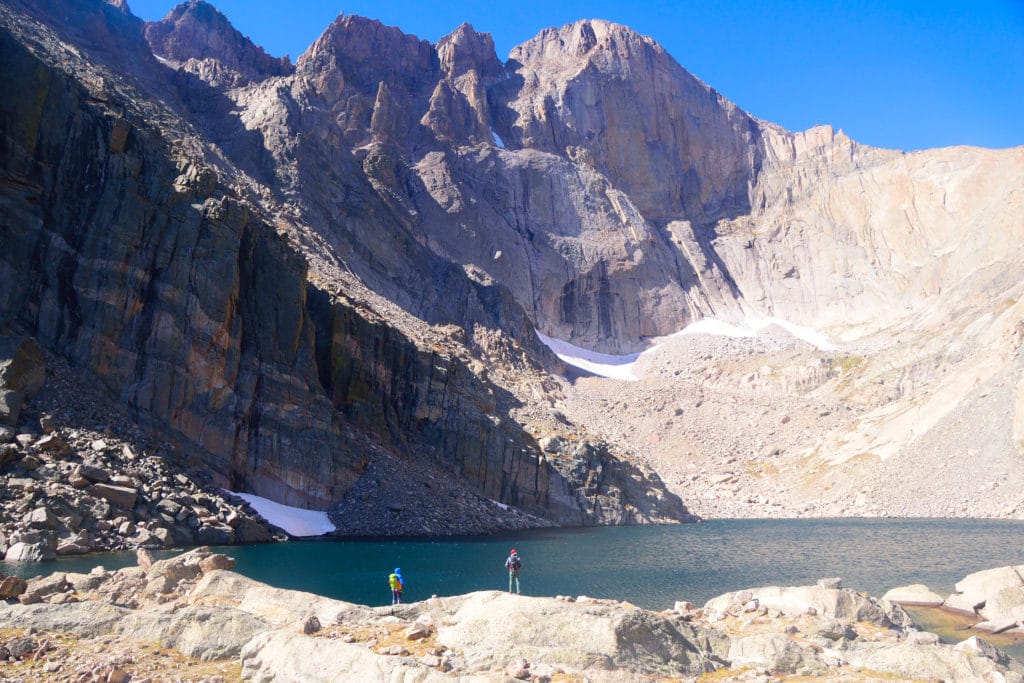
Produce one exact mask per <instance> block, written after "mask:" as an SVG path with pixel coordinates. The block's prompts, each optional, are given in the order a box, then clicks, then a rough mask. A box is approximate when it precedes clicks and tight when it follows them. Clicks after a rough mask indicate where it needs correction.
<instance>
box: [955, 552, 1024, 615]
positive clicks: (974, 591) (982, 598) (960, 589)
mask: <svg viewBox="0 0 1024 683" xmlns="http://www.w3.org/2000/svg"><path fill="white" fill-rule="evenodd" d="M1022 571H1024V566H1022V565H1017V566H1008V567H996V568H994V569H986V570H984V571H980V572H975V573H973V574H968V575H967V576H965V577H964V578H963V579H961V580H960V581H958V582H957V583H956V586H955V587H954V592H953V593H952V594H951V595H950V596H949V597H947V598H946V599H945V601H944V602H943V603H942V606H943V607H945V608H946V609H950V610H954V611H957V612H961V613H964V614H969V615H974V616H981V617H983V618H984V619H987V620H1001V619H1008V618H1018V614H1019V618H1024V579H1021V574H1020V573H1021V572H1022ZM990 603H991V604H990Z"/></svg>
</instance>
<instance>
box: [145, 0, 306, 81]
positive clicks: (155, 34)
mask: <svg viewBox="0 0 1024 683" xmlns="http://www.w3.org/2000/svg"><path fill="white" fill-rule="evenodd" d="M146 40H147V41H148V42H149V45H150V48H151V49H152V50H153V53H154V54H155V55H157V56H158V57H161V58H163V59H166V60H169V61H172V62H178V63H186V62H188V61H189V60H196V61H199V62H204V61H205V62H215V63H216V64H217V65H219V66H220V67H224V68H226V69H229V70H230V71H231V72H233V73H234V74H235V75H236V76H235V78H233V79H232V81H233V82H232V83H231V84H233V85H238V84H241V83H244V82H247V81H260V80H263V79H265V78H268V77H270V76H282V75H285V74H288V73H290V72H291V71H292V66H291V62H290V60H289V59H288V58H287V57H283V58H277V57H271V56H270V55H268V54H267V53H266V52H265V51H264V50H263V48H262V47H260V46H258V45H256V44H255V43H253V42H252V41H251V40H250V39H249V38H248V37H247V36H244V35H242V33H241V32H239V31H238V30H237V29H236V28H235V27H234V26H232V25H231V22H230V21H229V20H228V18H227V17H226V16H224V15H223V14H222V13H221V12H220V11H219V10H218V9H217V8H216V7H214V6H213V5H211V4H209V3H208V2H205V0H189V2H183V3H181V4H179V5H177V6H176V7H174V9H172V10H171V11H170V12H168V13H167V16H166V17H164V18H163V19H161V20H160V21H156V22H148V23H147V24H146Z"/></svg>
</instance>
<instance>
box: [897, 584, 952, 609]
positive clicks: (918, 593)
mask: <svg viewBox="0 0 1024 683" xmlns="http://www.w3.org/2000/svg"><path fill="white" fill-rule="evenodd" d="M882 599H883V600H888V601H889V602H895V603H899V604H901V605H925V606H929V607H938V606H939V605H941V604H942V603H943V600H944V599H945V598H943V597H942V596H941V595H939V594H938V593H935V592H933V591H932V590H931V589H929V588H928V586H925V585H924V584H921V583H915V584H913V585H910V586H900V587H898V588H890V589H889V590H888V591H886V593H885V595H883V596H882Z"/></svg>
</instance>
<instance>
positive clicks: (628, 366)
mask: <svg viewBox="0 0 1024 683" xmlns="http://www.w3.org/2000/svg"><path fill="white" fill-rule="evenodd" d="M773 325H774V326H775V327H778V328H781V329H783V330H785V331H786V332H787V333H789V334H791V335H792V336H794V337H796V338H797V339H801V340H803V341H805V342H807V343H808V344H810V345H811V346H813V347H815V348H816V349H819V350H821V351H835V350H837V349H838V348H839V347H837V346H836V345H835V344H833V343H832V342H831V341H829V339H828V337H826V336H825V335H823V334H822V333H820V332H818V331H817V330H815V329H813V328H810V327H804V326H803V325H796V324H794V323H791V322H789V321H787V320H783V319H781V318H758V317H750V318H747V319H746V320H745V321H744V322H743V323H742V324H741V325H732V324H730V323H726V322H722V321H721V320H714V319H713V318H704V319H703V320H698V321H697V322H695V323H692V324H690V325H687V326H686V327H685V328H684V329H682V330H680V331H679V332H676V333H675V334H673V335H670V336H673V337H675V336H678V335H683V334H708V335H714V336H721V337H756V336H758V335H759V334H761V333H762V332H764V331H765V330H766V329H768V328H769V327H771V326H773ZM537 338H538V339H540V340H541V342H543V343H544V345H545V346H547V347H548V348H549V349H551V350H552V351H553V352H554V354H555V355H556V356H558V357H559V358H561V359H562V360H563V361H564V362H565V363H567V364H569V365H571V366H573V367H575V368H579V369H580V370H586V371H587V372H590V373H592V374H595V375H598V376H599V377H607V378H609V379H618V380H623V381H626V382H635V381H637V380H638V379H639V377H637V375H636V372H635V371H634V368H635V366H636V360H637V359H638V358H639V357H640V356H641V355H642V354H644V353H649V352H651V351H653V350H654V349H656V348H658V346H660V345H661V344H655V345H654V346H652V347H651V348H649V349H646V350H645V351H643V352H641V353H631V354H628V355H624V356H615V355H611V354H607V353H598V352H596V351H588V350H587V349H582V348H580V347H578V346H574V345H572V344H570V343H569V342H566V341H562V340H560V339H554V338H552V337H548V336H546V335H544V334H541V333H540V332H537Z"/></svg>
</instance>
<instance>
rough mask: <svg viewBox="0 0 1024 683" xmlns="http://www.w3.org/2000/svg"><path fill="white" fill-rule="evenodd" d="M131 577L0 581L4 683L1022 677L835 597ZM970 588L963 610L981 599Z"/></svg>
mask: <svg viewBox="0 0 1024 683" xmlns="http://www.w3.org/2000/svg"><path fill="white" fill-rule="evenodd" d="M138 560H139V561H138V566H134V567H129V568H125V569H120V570H118V571H114V572H109V571H105V570H103V569H102V568H97V569H96V570H94V571H92V572H91V573H89V574H71V573H56V574H52V575H50V576H47V577H38V578H35V579H31V580H29V581H27V582H25V581H23V580H21V579H16V578H13V577H7V578H5V579H3V580H2V581H0V590H2V591H3V592H4V594H5V595H6V596H9V597H8V600H7V603H6V604H2V605H0V661H2V662H3V663H2V665H0V672H2V673H3V677H4V679H5V680H11V681H24V682H26V683H27V682H28V681H39V680H46V681H68V682H71V681H76V682H77V681H104V682H106V683H115V682H116V683H125V682H129V681H130V682H133V683H139V682H141V681H149V682H150V683H157V682H159V681H205V682H207V683H228V682H232V681H240V680H250V681H303V682H307V683H315V682H317V681H325V682H326V681H339V680H360V681H395V680H403V681H422V682H426V681H442V680H462V681H481V682H483V681H495V682H497V681H517V680H529V681H535V682H541V681H698V680H705V681H711V680H715V681H722V680H735V681H766V682H767V681H783V680H800V681H812V680H819V681H825V680H828V681H839V680H849V681H854V680H856V681H875V680H877V681H893V680H900V681H914V680H921V681H925V680H928V681H931V680H936V679H941V680H980V681H993V682H995V681H1015V682H1020V681H1024V666H1022V665H1021V664H1020V663H1018V662H1016V661H1015V660H1013V659H1011V658H1009V657H1007V656H1006V655H1005V654H1004V653H1003V652H1001V651H1000V650H998V649H996V648H995V647H993V646H991V645H989V644H988V643H987V642H986V641H985V640H982V639H981V638H978V637H971V638H969V639H967V640H965V641H963V642H960V643H958V644H956V645H950V644H945V643H942V642H940V640H939V637H938V636H936V635H935V634H933V633H928V632H923V631H920V630H918V629H916V628H915V627H914V625H913V623H912V622H911V619H910V617H909V616H908V615H907V613H906V612H905V611H904V610H903V609H902V608H901V607H899V606H898V605H897V604H896V603H894V602H891V601H889V600H885V599H876V598H873V597H869V596H868V595H866V594H863V593H858V592H855V591H852V590H849V589H844V588H842V587H841V582H840V580H839V579H823V580H821V581H819V582H818V585H816V586H804V587H792V588H784V587H763V588H754V589H750V590H744V591H739V592H735V593H729V594H726V595H722V596H720V597H717V598H714V599H712V600H710V601H708V602H707V604H705V605H704V606H703V607H696V606H694V605H692V604H690V603H688V602H685V601H680V602H677V603H676V604H675V605H674V606H673V607H672V608H671V609H667V610H665V611H661V612H654V611H649V610H644V609H640V608H638V607H635V606H633V605H631V604H629V603H626V602H619V601H614V600H598V599H592V598H587V597H584V596H579V597H568V596H558V597H526V596H519V595H512V594H507V593H503V592H497V591H483V592H477V593H471V594H468V595H458V596H452V597H442V598H439V597H432V598H430V599H429V600H424V601H422V602H417V603H411V604H404V605H399V606H394V607H390V606H389V607H376V608H371V607H365V606H361V605H355V604H350V603H345V602H341V601H337V600H331V599H328V598H324V597H321V596H317V595H312V594H308V593H301V592H296V591H288V590H282V589H277V588H272V587H270V586H267V585H265V584H261V583H259V582H256V581H253V580H251V579H248V578H245V577H243V576H241V575H239V574H237V573H235V572H232V571H230V569H231V567H233V565H234V561H233V560H232V559H231V558H229V557H227V556H225V555H220V554H214V553H211V552H210V551H209V550H208V549H206V548H197V549H195V550H192V551H190V552H188V553H184V554H181V555H178V556H175V557H172V558H168V559H165V560H160V561H153V558H152V555H151V554H150V553H149V552H148V551H146V550H140V551H139V552H138ZM1009 570H1013V568H1004V569H1003V570H992V571H993V572H996V573H997V574H998V575H999V576H1000V577H1003V578H1005V575H1006V572H1007V571H1009ZM968 579H970V577H968ZM968 579H965V582H966V583H965V587H967V585H970V586H971V590H973V591H975V592H974V593H972V594H971V595H969V596H967V597H966V598H965V599H967V600H974V599H976V598H977V597H978V595H979V594H980V593H978V592H977V591H978V590H980V588H979V587H980V586H981V585H982V584H983V583H985V585H987V586H988V588H989V589H993V588H995V587H996V584H993V583H991V582H987V583H986V582H982V581H979V580H976V579H971V580H968ZM1018 581H1019V576H1018ZM958 588H959V587H958ZM912 592H913V591H912ZM915 594H916V593H915ZM983 597H984V596H983ZM1018 607H1020V605H1019V604H1018Z"/></svg>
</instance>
